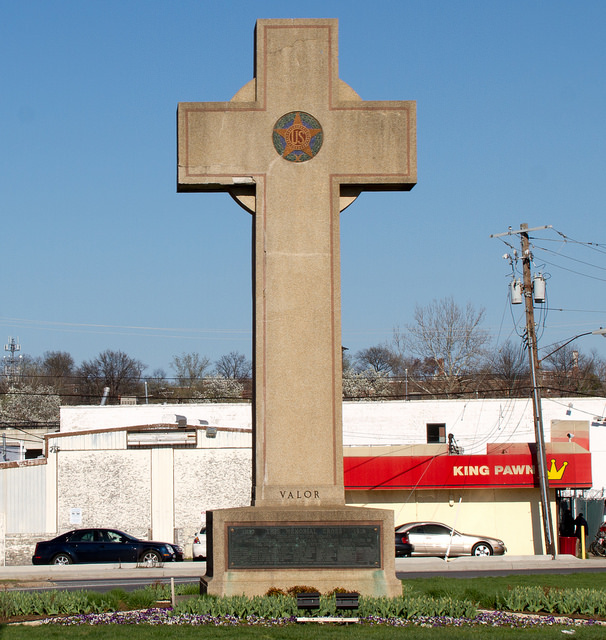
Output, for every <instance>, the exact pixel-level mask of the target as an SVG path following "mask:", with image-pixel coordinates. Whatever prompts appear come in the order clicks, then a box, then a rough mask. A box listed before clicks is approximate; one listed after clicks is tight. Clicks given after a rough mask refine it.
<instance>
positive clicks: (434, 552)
mask: <svg viewBox="0 0 606 640" xmlns="http://www.w3.org/2000/svg"><path fill="white" fill-rule="evenodd" d="M396 533H400V534H402V533H407V534H408V540H409V541H410V544H412V545H413V547H414V551H413V553H412V555H413V556H470V555H471V556H491V555H493V554H494V555H497V556H502V555H503V554H504V553H505V552H506V551H507V548H506V547H505V543H504V542H503V541H502V540H499V539H497V538H491V537H488V536H478V535H470V534H467V533H460V532H459V531H457V530H456V529H453V528H452V527H449V526H447V525H445V524H442V523H441V522H409V523H408V524H403V525H400V526H399V527H397V529H396Z"/></svg>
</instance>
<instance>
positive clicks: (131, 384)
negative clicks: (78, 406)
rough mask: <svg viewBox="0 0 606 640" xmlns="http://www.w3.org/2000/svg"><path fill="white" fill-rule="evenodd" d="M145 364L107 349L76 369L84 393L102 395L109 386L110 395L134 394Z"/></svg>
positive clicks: (137, 388)
mask: <svg viewBox="0 0 606 640" xmlns="http://www.w3.org/2000/svg"><path fill="white" fill-rule="evenodd" d="M144 369H145V365H144V364H143V363H142V362H141V361H140V360H135V359H134V358H131V357H130V356H128V355H126V354H125V353H124V352H122V351H112V350H110V349H107V350H106V351H102V352H101V353H100V354H99V355H98V356H97V357H96V358H95V359H93V360H88V361H86V360H85V361H84V362H83V363H82V364H81V365H80V368H79V370H78V375H79V377H80V381H81V385H82V391H83V392H84V393H85V394H86V395H90V396H96V397H99V398H100V397H102V395H103V389H104V388H105V387H109V393H110V397H117V396H119V395H129V394H135V393H137V392H138V391H139V387H140V384H139V383H140V380H141V374H142V373H143V370H144Z"/></svg>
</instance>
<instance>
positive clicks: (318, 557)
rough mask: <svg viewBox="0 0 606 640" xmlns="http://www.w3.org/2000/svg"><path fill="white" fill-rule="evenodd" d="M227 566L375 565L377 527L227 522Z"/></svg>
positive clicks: (378, 539) (378, 550)
mask: <svg viewBox="0 0 606 640" xmlns="http://www.w3.org/2000/svg"><path fill="white" fill-rule="evenodd" d="M227 556H228V557H227V563H228V567H229V568H230V569H273V568H288V567H318V568H378V567H380V566H381V526H380V524H372V525H333V526H316V525H311V524H310V525H304V524H292V525H290V524H286V525H284V524H283V525H270V526H263V525H256V524H255V525H229V526H228V527H227Z"/></svg>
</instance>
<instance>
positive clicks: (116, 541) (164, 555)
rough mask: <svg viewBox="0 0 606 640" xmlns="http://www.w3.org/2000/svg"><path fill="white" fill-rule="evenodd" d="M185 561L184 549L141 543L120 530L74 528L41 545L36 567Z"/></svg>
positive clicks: (166, 544)
mask: <svg viewBox="0 0 606 640" xmlns="http://www.w3.org/2000/svg"><path fill="white" fill-rule="evenodd" d="M182 560H183V549H181V547H179V546H178V545H176V544H172V543H169V542H154V541H152V540H139V539H137V538H135V537H133V536H131V535H129V534H128V533H124V532H123V531H118V530H117V529H75V530H74V531H68V532H67V533H64V534H62V535H60V536H57V537H56V538H53V539H52V540H46V541H45V542H38V544H37V545H36V550H35V551H34V555H33V556H32V563H33V564H58V565H62V564H72V562H142V563H146V564H154V563H159V562H175V561H182Z"/></svg>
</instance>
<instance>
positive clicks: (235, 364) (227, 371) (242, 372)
mask: <svg viewBox="0 0 606 640" xmlns="http://www.w3.org/2000/svg"><path fill="white" fill-rule="evenodd" d="M215 369H216V371H217V373H218V374H219V376H223V377H224V378H233V379H235V380H244V379H246V378H250V375H251V373H252V363H251V361H250V360H247V359H246V356H244V355H242V354H241V353H239V352H238V351H232V352H231V353H228V354H227V355H226V356H221V357H220V358H219V359H218V360H217V362H216V363H215Z"/></svg>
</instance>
